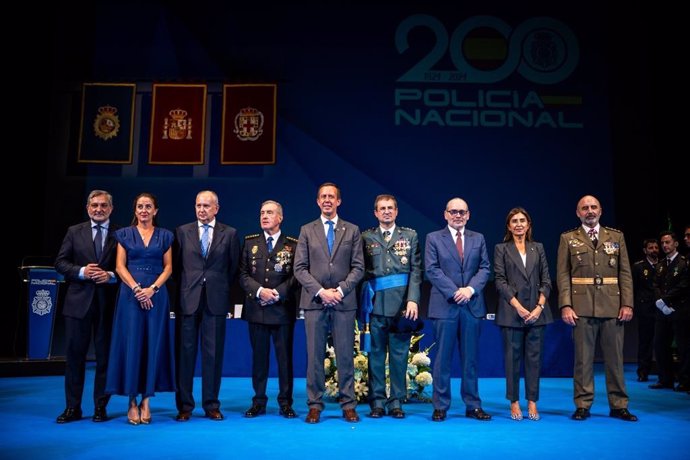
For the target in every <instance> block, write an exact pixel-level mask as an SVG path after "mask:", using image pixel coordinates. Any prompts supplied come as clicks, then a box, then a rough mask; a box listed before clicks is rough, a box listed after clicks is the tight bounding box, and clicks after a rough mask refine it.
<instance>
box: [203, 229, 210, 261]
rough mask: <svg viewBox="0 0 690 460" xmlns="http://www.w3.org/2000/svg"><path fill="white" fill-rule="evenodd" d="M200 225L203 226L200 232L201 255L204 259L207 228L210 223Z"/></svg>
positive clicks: (206, 250) (206, 247)
mask: <svg viewBox="0 0 690 460" xmlns="http://www.w3.org/2000/svg"><path fill="white" fill-rule="evenodd" d="M202 227H204V231H203V233H202V234H201V255H202V256H204V259H205V258H206V256H207V255H208V229H209V227H210V225H209V224H203V225H202Z"/></svg>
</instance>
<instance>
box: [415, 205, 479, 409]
mask: <svg viewBox="0 0 690 460" xmlns="http://www.w3.org/2000/svg"><path fill="white" fill-rule="evenodd" d="M445 218H446V221H447V222H448V226H446V227H445V228H443V229H442V230H439V231H436V232H432V233H429V234H428V235H427V237H426V250H425V252H426V253H425V259H424V260H425V266H426V273H427V277H428V278H429V281H430V282H431V286H432V287H431V296H430V298H429V318H431V319H432V320H433V324H434V334H435V336H436V343H437V352H436V361H435V362H434V368H433V378H434V391H433V395H432V400H433V404H434V412H433V414H432V416H431V419H432V420H433V421H435V422H442V421H443V420H445V419H446V412H447V411H448V408H449V407H450V402H451V392H450V371H451V362H452V358H453V352H454V350H455V346H456V344H457V342H458V337H459V338H460V364H461V366H462V385H461V387H460V394H461V396H462V400H463V401H464V402H465V408H466V410H465V415H466V416H467V417H470V418H474V419H476V420H482V421H487V420H491V416H490V415H489V414H487V413H486V412H484V410H483V409H482V401H481V399H480V398H479V385H478V382H477V380H478V377H477V372H478V367H479V362H478V357H477V355H478V352H479V350H478V348H479V330H480V329H479V328H480V321H481V319H482V318H483V317H484V316H485V315H486V304H485V303H484V286H486V282H487V281H488V280H489V275H490V273H491V263H490V262H489V253H488V251H487V249H486V241H484V235H482V234H481V233H477V232H473V231H471V230H467V229H466V228H465V225H466V224H467V221H468V220H469V219H470V211H469V208H468V206H467V203H466V202H465V201H464V200H462V199H460V198H453V199H452V200H450V201H449V202H448V204H447V205H446V210H445Z"/></svg>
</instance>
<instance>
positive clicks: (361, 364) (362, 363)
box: [355, 355, 369, 370]
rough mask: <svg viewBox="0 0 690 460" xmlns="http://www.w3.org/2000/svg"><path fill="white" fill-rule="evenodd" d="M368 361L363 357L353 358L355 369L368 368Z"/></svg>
mask: <svg viewBox="0 0 690 460" xmlns="http://www.w3.org/2000/svg"><path fill="white" fill-rule="evenodd" d="M368 366H369V364H368V359H367V357H366V356H364V355H357V356H355V369H360V370H366V369H367V368H368Z"/></svg>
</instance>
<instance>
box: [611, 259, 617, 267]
mask: <svg viewBox="0 0 690 460" xmlns="http://www.w3.org/2000/svg"><path fill="white" fill-rule="evenodd" d="M617 263H618V262H617V261H616V258H615V257H611V258H610V259H609V267H615V266H616V264H617Z"/></svg>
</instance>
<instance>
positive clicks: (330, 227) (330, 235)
mask: <svg viewBox="0 0 690 460" xmlns="http://www.w3.org/2000/svg"><path fill="white" fill-rule="evenodd" d="M326 225H328V233H327V234H326V242H327V243H328V254H329V255H330V254H331V253H332V252H333V243H334V242H335V231H334V230H333V221H332V220H327V221H326Z"/></svg>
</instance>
